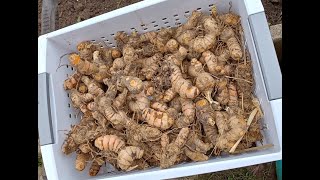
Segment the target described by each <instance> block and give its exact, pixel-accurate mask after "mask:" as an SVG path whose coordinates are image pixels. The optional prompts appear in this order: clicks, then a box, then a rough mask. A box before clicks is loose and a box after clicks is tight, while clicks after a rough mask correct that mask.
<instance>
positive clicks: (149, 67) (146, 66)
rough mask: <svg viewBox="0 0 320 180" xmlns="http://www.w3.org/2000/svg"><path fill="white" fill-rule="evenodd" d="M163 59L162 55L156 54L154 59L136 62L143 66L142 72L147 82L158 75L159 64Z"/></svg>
mask: <svg viewBox="0 0 320 180" xmlns="http://www.w3.org/2000/svg"><path fill="white" fill-rule="evenodd" d="M161 58H162V54H161V53H156V54H154V55H153V56H152V57H149V58H145V59H140V60H138V61H136V62H137V63H140V64H141V65H142V66H143V68H142V70H141V72H142V73H144V74H145V77H146V79H147V80H150V79H151V78H153V76H154V75H155V74H156V72H157V70H158V68H159V65H158V63H159V62H160V59H161Z"/></svg>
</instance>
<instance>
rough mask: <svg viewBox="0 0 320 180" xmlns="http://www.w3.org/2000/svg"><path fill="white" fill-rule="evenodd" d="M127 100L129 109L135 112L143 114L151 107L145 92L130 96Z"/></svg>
mask: <svg viewBox="0 0 320 180" xmlns="http://www.w3.org/2000/svg"><path fill="white" fill-rule="evenodd" d="M127 100H128V106H129V109H130V110H131V111H133V112H138V113H141V112H142V111H143V110H144V109H146V108H148V107H150V100H149V99H148V97H147V96H146V95H145V93H144V92H143V91H141V92H140V93H139V94H130V95H129V96H128V98H127Z"/></svg>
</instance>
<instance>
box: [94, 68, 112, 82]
mask: <svg viewBox="0 0 320 180" xmlns="http://www.w3.org/2000/svg"><path fill="white" fill-rule="evenodd" d="M91 76H92V78H93V79H94V80H95V81H97V82H99V83H103V79H105V78H110V77H111V74H110V72H109V67H108V66H106V65H100V66H99V71H98V72H97V73H94V74H92V75H91Z"/></svg>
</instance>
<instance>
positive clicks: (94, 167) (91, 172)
mask: <svg viewBox="0 0 320 180" xmlns="http://www.w3.org/2000/svg"><path fill="white" fill-rule="evenodd" d="M101 166H102V165H99V163H98V162H97V161H92V163H91V166H90V169H89V176H96V175H97V174H98V172H99V171H100V168H101Z"/></svg>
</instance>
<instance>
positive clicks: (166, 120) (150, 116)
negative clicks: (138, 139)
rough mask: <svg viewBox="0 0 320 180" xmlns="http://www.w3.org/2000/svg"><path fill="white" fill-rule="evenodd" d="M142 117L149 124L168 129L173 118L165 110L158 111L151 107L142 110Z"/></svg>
mask: <svg viewBox="0 0 320 180" xmlns="http://www.w3.org/2000/svg"><path fill="white" fill-rule="evenodd" d="M142 118H143V119H144V120H145V121H146V122H147V123H148V124H149V125H151V126H154V127H157V128H160V129H161V130H166V129H169V128H170V127H171V126H172V125H173V123H174V120H173V119H172V118H171V117H170V116H169V115H168V114H167V113H165V112H159V111H156V110H153V109H151V108H145V109H144V110H143V111H142Z"/></svg>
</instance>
